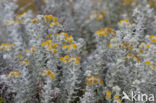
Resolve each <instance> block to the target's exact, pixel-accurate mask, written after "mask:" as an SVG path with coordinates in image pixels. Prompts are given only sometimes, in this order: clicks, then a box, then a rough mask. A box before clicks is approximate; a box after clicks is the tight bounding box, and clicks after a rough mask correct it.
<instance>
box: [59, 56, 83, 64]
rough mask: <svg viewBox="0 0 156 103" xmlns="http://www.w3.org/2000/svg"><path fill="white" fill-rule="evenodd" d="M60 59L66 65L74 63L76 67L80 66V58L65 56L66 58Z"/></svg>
mask: <svg viewBox="0 0 156 103" xmlns="http://www.w3.org/2000/svg"><path fill="white" fill-rule="evenodd" d="M59 59H60V60H61V61H62V62H64V63H67V62H71V61H74V64H75V65H78V64H80V57H74V56H72V57H69V55H65V56H64V57H60V58H59Z"/></svg>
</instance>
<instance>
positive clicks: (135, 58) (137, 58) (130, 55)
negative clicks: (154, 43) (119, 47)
mask: <svg viewBox="0 0 156 103" xmlns="http://www.w3.org/2000/svg"><path fill="white" fill-rule="evenodd" d="M129 59H133V60H136V61H137V62H140V61H141V58H140V57H139V56H138V55H137V54H132V53H129V54H128V55H127V57H126V58H125V60H126V61H128V60H129Z"/></svg>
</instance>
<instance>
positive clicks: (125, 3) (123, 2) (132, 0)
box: [122, 0, 134, 5]
mask: <svg viewBox="0 0 156 103" xmlns="http://www.w3.org/2000/svg"><path fill="white" fill-rule="evenodd" d="M132 2H134V0H123V1H122V4H123V5H130V4H131V3H132Z"/></svg>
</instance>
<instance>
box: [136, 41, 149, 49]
mask: <svg viewBox="0 0 156 103" xmlns="http://www.w3.org/2000/svg"><path fill="white" fill-rule="evenodd" d="M150 47H151V44H145V43H144V42H142V43H141V44H140V45H139V48H140V49H146V48H150Z"/></svg>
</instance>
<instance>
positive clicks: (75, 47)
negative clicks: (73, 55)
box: [62, 44, 77, 50]
mask: <svg viewBox="0 0 156 103" xmlns="http://www.w3.org/2000/svg"><path fill="white" fill-rule="evenodd" d="M62 49H67V50H71V49H77V45H76V44H70V45H63V46H62Z"/></svg>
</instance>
